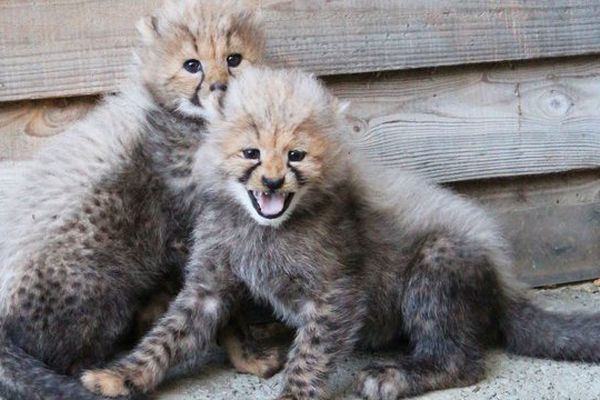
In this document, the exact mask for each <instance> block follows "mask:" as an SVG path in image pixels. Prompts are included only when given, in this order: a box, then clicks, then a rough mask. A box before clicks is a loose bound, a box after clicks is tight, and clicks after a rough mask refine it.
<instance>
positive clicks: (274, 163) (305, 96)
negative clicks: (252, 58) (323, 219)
mask: <svg viewBox="0 0 600 400" xmlns="http://www.w3.org/2000/svg"><path fill="white" fill-rule="evenodd" d="M344 108H345V107H343V106H340V104H339V103H338V101H337V100H336V99H335V98H334V97H333V96H332V95H331V94H330V93H329V92H328V91H327V90H326V89H325V88H324V87H323V85H322V84H321V83H320V82H319V81H318V80H317V79H316V78H314V77H313V76H312V75H309V74H306V73H302V72H300V71H290V70H273V69H269V68H266V67H261V68H248V69H247V70H246V71H244V72H242V73H241V74H240V75H239V76H238V77H237V78H236V79H235V81H233V82H232V83H231V85H230V89H229V90H228V93H227V95H226V96H225V99H224V104H223V109H222V114H221V115H220V116H219V117H217V118H214V119H212V120H210V121H209V122H210V127H209V129H210V130H211V133H210V135H209V143H207V145H206V146H203V147H202V149H201V151H200V153H199V154H200V156H199V157H198V158H197V165H196V169H197V170H204V171H205V172H206V171H210V175H212V176H213V177H217V179H214V178H213V185H214V187H215V190H219V191H224V192H226V193H227V194H228V195H229V197H230V199H231V200H232V201H234V202H236V203H238V204H241V205H242V206H243V208H244V209H245V210H246V211H247V212H248V213H249V214H250V216H251V217H252V218H253V219H254V220H255V221H256V222H258V223H259V224H261V225H271V226H279V225H280V224H282V223H283V222H284V221H286V220H287V219H288V218H290V216H292V215H293V213H295V212H298V211H299V210H300V209H302V208H304V209H311V210H313V211H315V212H318V203H319V201H322V200H323V194H324V193H326V192H327V191H328V190H333V188H334V187H335V185H336V184H337V183H339V181H340V179H342V177H343V176H344V173H345V172H346V169H345V167H344V165H345V162H344V160H345V158H344V157H346V156H347V154H348V153H347V152H346V151H344V150H343V148H344V145H343V141H342V140H341V136H342V135H341V134H340V132H341V126H342V123H343V118H344V110H343V109H344ZM211 167H212V168H211ZM315 208H316V209H315Z"/></svg>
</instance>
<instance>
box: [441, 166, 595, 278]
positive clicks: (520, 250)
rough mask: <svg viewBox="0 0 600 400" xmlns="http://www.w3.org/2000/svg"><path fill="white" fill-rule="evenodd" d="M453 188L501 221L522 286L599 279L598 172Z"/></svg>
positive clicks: (472, 184)
mask: <svg viewBox="0 0 600 400" xmlns="http://www.w3.org/2000/svg"><path fill="white" fill-rule="evenodd" d="M453 186H454V188H455V189H456V190H457V191H458V192H460V193H463V194H466V195H468V196H471V197H475V198H477V199H479V201H481V202H482V203H483V206H484V207H485V208H487V209H489V210H490V212H492V213H495V214H496V215H497V216H498V221H499V222H500V224H501V226H502V228H503V231H504V232H505V234H506V237H507V239H508V240H509V241H510V243H511V244H512V247H513V250H514V259H515V273H516V275H517V277H518V278H519V279H520V280H522V281H523V282H526V283H528V284H529V285H532V286H543V285H548V284H556V283H566V282H575V281H581V280H586V279H594V278H597V277H599V276H600V170H595V171H589V172H578V173H570V174H559V175H552V176H541V177H524V178H516V179H511V180H491V181H487V182H469V183H462V184H455V185H453Z"/></svg>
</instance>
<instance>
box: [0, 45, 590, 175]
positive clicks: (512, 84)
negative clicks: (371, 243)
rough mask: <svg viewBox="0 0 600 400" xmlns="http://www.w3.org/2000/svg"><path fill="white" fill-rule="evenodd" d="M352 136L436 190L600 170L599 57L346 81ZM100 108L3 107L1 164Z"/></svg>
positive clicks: (339, 83)
mask: <svg viewBox="0 0 600 400" xmlns="http://www.w3.org/2000/svg"><path fill="white" fill-rule="evenodd" d="M328 83H329V85H330V87H331V88H332V89H333V90H334V92H335V93H336V94H338V95H339V96H340V97H341V98H342V99H345V100H350V101H351V102H352V107H351V114H352V115H353V117H352V118H351V119H350V122H351V126H350V134H351V135H352V137H353V139H354V141H355V143H356V145H357V146H358V147H359V148H360V150H361V152H364V153H365V154H366V155H367V157H368V158H369V159H370V160H371V161H372V162H374V163H379V164H382V165H385V166H387V167H389V168H410V169H415V170H418V171H421V173H423V174H424V175H426V176H428V177H429V178H431V179H434V180H436V181H438V182H456V181H466V180H474V179H485V178H497V177H506V176H519V175H533V174H546V173H553V172H562V171H569V170H576V169H589V168H597V167H599V166H600V57H598V56H589V57H582V58H577V59H569V60H551V61H543V62H540V61H536V62H522V63H516V64H515V65H512V66H510V65H499V66H490V65H487V66H473V67H470V68H442V69H430V70H418V71H405V72H397V73H389V74H375V75H359V76H349V75H347V76H340V77H334V78H330V79H328ZM95 101H96V99H95V98H74V99H61V100H43V101H25V102H18V103H9V104H3V105H0V159H14V160H19V159H27V158H29V157H30V155H31V154H32V152H33V151H34V150H35V149H36V148H37V147H39V145H40V144H42V143H43V140H44V139H43V136H44V135H48V134H52V133H56V132H60V131H61V130H63V129H65V128H66V127H68V126H70V125H71V124H72V123H73V122H74V121H75V120H76V119H78V118H80V117H81V116H83V115H84V114H85V113H86V112H87V111H89V109H91V107H93V105H94V104H95Z"/></svg>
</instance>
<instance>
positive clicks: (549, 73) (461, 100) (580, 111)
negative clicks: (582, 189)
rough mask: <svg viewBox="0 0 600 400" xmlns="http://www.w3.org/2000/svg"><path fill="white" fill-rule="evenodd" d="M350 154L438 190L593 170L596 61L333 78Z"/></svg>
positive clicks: (599, 125) (599, 73) (597, 121)
mask: <svg viewBox="0 0 600 400" xmlns="http://www.w3.org/2000/svg"><path fill="white" fill-rule="evenodd" d="M328 82H329V84H330V86H331V87H332V88H333V90H334V92H335V93H336V94H337V95H338V96H339V97H341V98H343V99H347V100H350V101H351V102H352V107H351V114H352V115H353V117H352V118H351V120H350V122H351V124H352V125H351V127H350V128H351V129H350V134H351V135H352V136H353V138H354V141H355V143H356V145H357V147H359V148H360V150H361V151H362V152H365V153H366V155H367V157H368V158H369V159H370V160H371V161H372V162H374V163H378V164H382V165H385V166H387V167H389V168H398V167H405V168H410V169H414V170H418V171H421V172H422V173H423V174H424V175H426V176H428V177H430V178H431V179H434V180H436V181H438V182H451V181H462V180H472V179H483V178H495V177H505V176H518V175H531V174H545V173H552V172H561V171H569V170H574V169H587V168H597V167H599V166H600V57H598V56H593V57H584V58H579V59H571V60H552V61H547V62H541V63H540V62H534V63H531V62H529V63H517V64H515V65H512V66H510V65H498V66H489V65H487V66H475V67H470V68H445V69H432V70H424V71H408V72H399V73H389V74H376V75H371V76H370V77H365V76H357V77H348V76H344V77H335V78H332V79H329V80H328Z"/></svg>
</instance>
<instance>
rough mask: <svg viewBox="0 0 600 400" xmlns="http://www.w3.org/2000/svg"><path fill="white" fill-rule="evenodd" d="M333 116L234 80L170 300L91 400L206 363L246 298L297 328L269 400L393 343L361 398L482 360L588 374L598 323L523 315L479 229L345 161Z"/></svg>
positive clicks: (465, 369) (470, 379) (313, 394)
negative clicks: (577, 368)
mask: <svg viewBox="0 0 600 400" xmlns="http://www.w3.org/2000/svg"><path fill="white" fill-rule="evenodd" d="M340 108H341V107H340V105H339V104H338V102H337V101H336V99H335V98H333V97H332V95H331V94H329V93H328V92H327V90H326V89H325V88H324V87H323V86H322V85H321V84H320V83H319V82H318V81H317V80H315V79H314V78H313V77H311V76H310V75H307V74H304V73H301V72H295V71H281V70H269V69H257V68H250V69H248V70H246V71H244V72H243V73H242V74H241V76H240V77H239V78H238V79H237V80H236V81H235V82H234V83H233V84H232V85H231V88H230V90H229V91H228V93H227V95H226V98H225V103H224V113H223V117H220V118H216V119H215V120H214V121H213V122H212V128H211V129H210V130H211V133H210V135H209V137H208V138H207V143H206V145H205V146H203V147H202V148H201V149H200V150H199V152H198V157H197V164H196V169H195V176H196V178H197V181H198V182H199V187H198V190H199V192H200V194H199V198H200V199H201V201H200V204H201V205H202V210H201V211H200V212H199V214H198V217H197V220H196V225H195V229H194V246H193V250H192V255H191V259H190V262H189V263H188V265H187V268H186V276H185V286H184V288H183V290H182V291H181V292H180V293H179V295H178V296H177V298H176V300H175V302H174V303H172V305H171V307H170V309H169V311H168V312H167V314H166V316H165V317H164V318H163V319H162V320H161V321H160V322H159V323H158V325H156V326H155V327H154V328H153V329H152V331H151V332H150V333H148V334H147V335H146V336H145V337H144V339H143V340H142V342H141V344H140V345H139V346H138V347H137V348H136V349H135V350H134V351H133V352H132V353H130V354H129V355H127V356H126V357H124V358H122V359H120V360H118V361H116V362H115V363H114V364H113V365H112V366H111V367H110V368H108V369H105V370H99V371H89V372H87V373H85V374H84V376H83V378H84V383H85V385H86V387H88V388H89V389H92V390H94V391H96V392H98V393H103V394H126V393H128V392H129V390H130V389H135V390H137V391H139V392H145V391H148V390H150V389H152V388H154V387H155V386H156V385H157V384H158V383H159V382H160V380H161V377H162V376H163V374H164V373H165V371H166V369H167V368H168V367H169V366H170V365H171V364H172V362H173V360H174V355H176V354H178V353H180V352H184V353H187V352H198V351H202V350H203V349H205V348H206V344H207V343H209V342H210V341H211V340H212V338H213V337H214V335H215V332H216V331H217V329H218V327H219V326H222V325H223V324H224V323H226V322H227V320H228V318H229V317H230V315H231V309H232V307H234V306H235V305H236V304H237V303H238V302H240V300H241V298H240V296H239V293H244V292H246V291H248V292H250V293H251V295H252V296H254V297H255V298H256V299H259V300H262V301H266V302H268V303H269V304H270V305H271V306H272V307H273V308H274V309H275V310H276V312H277V313H278V314H279V316H280V317H281V318H282V319H283V320H284V321H286V322H287V323H288V324H289V325H291V326H294V327H296V328H297V334H296V337H295V341H294V344H293V346H292V349H291V351H290V353H289V357H288V361H287V364H286V367H285V372H284V374H285V376H284V381H283V392H282V394H281V396H280V397H279V399H298V400H300V399H301V400H304V399H318V398H322V397H324V396H325V394H326V390H325V389H326V381H327V378H328V375H329V373H330V371H331V369H332V368H334V367H335V364H336V361H337V360H338V359H339V358H340V357H341V356H342V355H345V354H348V353H349V352H351V351H352V350H353V349H354V348H355V347H356V346H357V345H361V346H367V347H369V348H377V347H380V346H383V345H387V344H389V343H391V342H394V341H398V340H400V339H401V338H404V339H407V340H408V342H409V343H410V353H409V354H408V355H407V356H404V357H402V358H398V359H396V360H390V361H389V362H387V363H383V364H381V365H374V366H372V367H369V368H367V369H366V370H364V371H362V373H361V374H360V377H359V379H358V386H357V390H358V392H359V394H360V395H361V396H362V397H363V398H366V399H370V400H371V399H373V400H374V399H385V400H390V399H397V398H401V397H406V396H413V395H417V394H420V393H423V392H426V391H429V390H436V389H442V388H448V387H452V386H460V385H469V384H472V383H475V382H477V381H478V380H480V379H482V377H483V376H484V373H485V369H484V362H483V358H484V351H485V349H486V348H487V347H488V346H491V345H494V344H500V345H502V346H504V347H505V348H506V349H507V350H508V351H511V352H513V353H516V354H523V355H529V356H536V357H548V358H553V359H561V360H581V361H589V362H597V361H600V316H599V315H597V314H593V315H584V314H570V315H561V314H558V313H550V312H548V311H544V310H542V309H540V308H538V307H536V306H535V305H533V304H532V303H531V302H530V301H529V300H527V298H526V296H525V295H524V294H523V293H522V292H521V291H520V290H519V289H518V288H516V287H515V285H514V284H512V283H511V282H510V280H509V279H508V278H507V277H505V276H504V275H503V274H502V273H501V272H500V271H503V270H506V269H507V267H508V265H507V264H508V262H509V261H508V258H507V255H506V250H505V245H504V243H503V241H502V239H501V237H500V234H499V233H498V231H497V229H496V227H495V226H494V223H493V222H492V221H491V220H490V218H488V216H487V215H485V213H484V212H483V211H482V210H480V209H479V208H477V206H475V205H474V204H472V203H470V202H469V201H467V200H465V199H463V198H461V197H458V196H456V195H454V194H453V193H451V192H449V191H447V190H445V189H442V188H439V187H437V186H434V185H432V184H430V183H428V182H426V181H424V180H422V179H420V178H418V177H415V176H412V175H410V174H408V173H403V172H398V171H394V172H393V173H391V174H388V173H385V172H384V171H376V170H372V169H371V168H369V167H368V165H367V164H366V163H364V162H362V161H361V160H360V159H358V158H355V157H353V158H350V157H349V156H348V154H349V149H350V146H349V144H348V143H347V141H346V136H345V135H344V132H343V129H342V128H341V127H342V126H343V122H342V119H343V115H342V112H341V111H340Z"/></svg>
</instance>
